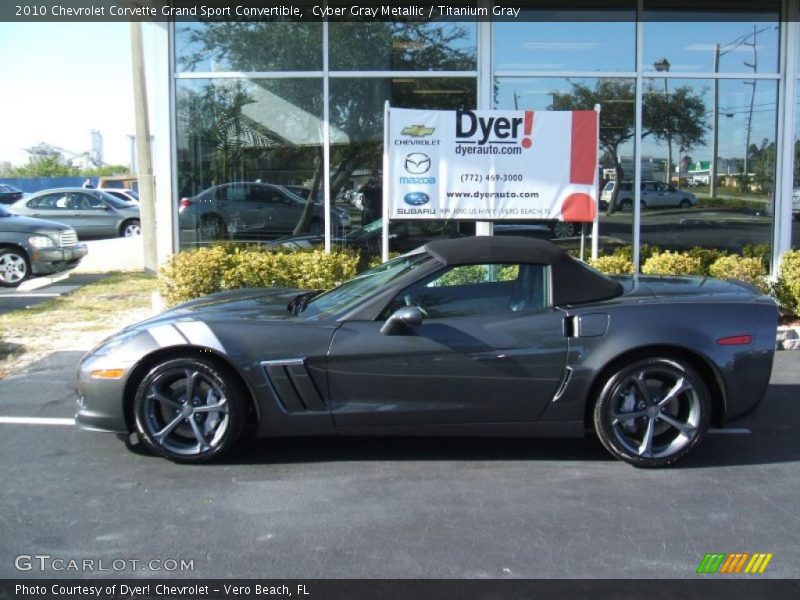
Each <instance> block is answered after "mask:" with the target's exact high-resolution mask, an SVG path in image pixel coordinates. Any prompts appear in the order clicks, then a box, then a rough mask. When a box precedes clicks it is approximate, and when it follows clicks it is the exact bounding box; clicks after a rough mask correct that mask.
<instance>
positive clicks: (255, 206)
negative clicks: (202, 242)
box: [178, 182, 350, 240]
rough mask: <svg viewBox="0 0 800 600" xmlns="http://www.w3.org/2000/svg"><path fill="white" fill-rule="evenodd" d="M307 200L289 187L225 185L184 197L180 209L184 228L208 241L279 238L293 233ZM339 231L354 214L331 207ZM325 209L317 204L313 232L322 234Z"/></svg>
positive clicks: (179, 212)
mask: <svg viewBox="0 0 800 600" xmlns="http://www.w3.org/2000/svg"><path fill="white" fill-rule="evenodd" d="M305 204H306V201H305V200H304V199H303V198H300V197H299V196H297V195H295V194H293V193H292V192H290V191H289V190H287V189H286V188H284V187H282V186H279V185H272V184H269V183H249V182H240V183H224V184H222V185H217V186H214V187H211V188H208V189H207V190H204V191H202V192H200V193H199V194H197V195H196V196H192V197H190V198H182V199H181V201H180V209H179V210H178V215H179V223H180V228H181V229H194V230H196V231H197V233H198V237H199V238H202V239H208V240H218V239H224V238H226V237H229V236H231V237H248V236H255V237H261V236H265V237H268V236H275V235H285V234H288V233H291V232H292V231H293V230H294V228H295V226H296V225H297V223H298V222H299V221H300V216H301V215H302V213H303V209H304V207H305ZM331 216H332V218H333V220H334V221H333V228H334V230H336V231H340V230H343V229H346V228H347V227H349V226H350V214H349V213H348V212H347V211H346V210H344V209H343V208H340V207H337V206H334V207H332V208H331ZM324 219H325V207H324V206H322V205H321V204H316V203H315V204H314V207H313V213H312V216H311V223H310V226H309V232H310V233H312V234H317V235H318V234H321V233H322V231H323V229H324V222H325V221H324Z"/></svg>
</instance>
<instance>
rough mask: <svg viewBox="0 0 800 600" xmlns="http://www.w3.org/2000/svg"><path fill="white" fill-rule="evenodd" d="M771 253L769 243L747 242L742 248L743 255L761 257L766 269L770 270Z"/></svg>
mask: <svg viewBox="0 0 800 600" xmlns="http://www.w3.org/2000/svg"><path fill="white" fill-rule="evenodd" d="M770 254H771V250H770V246H769V244H747V245H746V246H744V247H743V248H742V256H745V257H747V258H757V259H759V260H760V261H761V262H762V263H763V265H764V268H765V269H766V270H769V261H770V258H771V256H770Z"/></svg>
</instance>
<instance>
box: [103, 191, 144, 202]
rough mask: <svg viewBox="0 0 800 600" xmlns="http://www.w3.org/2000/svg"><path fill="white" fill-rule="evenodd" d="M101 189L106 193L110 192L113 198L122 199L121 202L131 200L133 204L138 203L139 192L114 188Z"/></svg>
mask: <svg viewBox="0 0 800 600" xmlns="http://www.w3.org/2000/svg"><path fill="white" fill-rule="evenodd" d="M103 191H104V192H105V193H106V194H111V195H112V196H114V197H115V198H118V199H119V200H122V201H123V202H133V203H134V204H139V192H137V191H135V190H125V189H120V190H116V189H114V188H105V189H103Z"/></svg>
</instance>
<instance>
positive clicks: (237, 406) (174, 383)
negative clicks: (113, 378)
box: [133, 357, 247, 463]
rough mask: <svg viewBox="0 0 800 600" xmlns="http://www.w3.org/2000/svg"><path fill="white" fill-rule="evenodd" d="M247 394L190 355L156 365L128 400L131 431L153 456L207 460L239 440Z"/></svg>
mask: <svg viewBox="0 0 800 600" xmlns="http://www.w3.org/2000/svg"><path fill="white" fill-rule="evenodd" d="M245 395H246V392H245V391H244V390H243V389H242V386H241V384H239V382H238V381H237V380H236V379H235V378H234V377H232V376H231V375H230V374H229V373H228V372H227V370H224V369H221V368H220V367H219V366H217V365H216V364H215V363H213V362H211V361H208V360H204V359H199V358H193V357H187V358H178V359H173V360H168V361H165V362H162V363H160V364H157V365H156V366H155V367H153V368H152V369H151V370H150V372H149V373H148V374H147V375H146V376H145V377H144V379H142V381H141V383H140V384H139V387H138V388H137V390H136V396H135V397H134V401H133V412H134V422H135V426H136V432H137V433H138V434H139V437H140V438H141V440H142V441H143V442H144V444H145V445H146V446H147V447H148V448H149V449H150V450H152V451H153V452H154V453H156V454H160V455H161V456H164V457H166V458H169V459H170V460H173V461H176V462H193V463H200V462H207V461H209V460H211V459H213V458H216V457H218V456H219V455H220V454H222V453H224V452H226V451H228V450H229V449H230V448H231V447H232V446H233V445H234V444H235V443H236V441H237V440H238V439H239V437H240V435H241V433H242V429H243V428H244V421H245V416H246V407H247V403H246V402H245Z"/></svg>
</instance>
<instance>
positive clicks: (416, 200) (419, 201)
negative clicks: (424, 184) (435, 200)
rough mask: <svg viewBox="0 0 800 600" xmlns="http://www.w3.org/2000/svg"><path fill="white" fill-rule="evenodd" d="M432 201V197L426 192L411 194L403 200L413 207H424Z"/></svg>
mask: <svg viewBox="0 0 800 600" xmlns="http://www.w3.org/2000/svg"><path fill="white" fill-rule="evenodd" d="M430 201H431V198H430V196H428V194H426V193H425V192H410V193H408V194H406V195H405V197H404V198H403V202H405V203H406V204H409V205H411V206H422V205H423V204H427V203H428V202H430Z"/></svg>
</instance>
